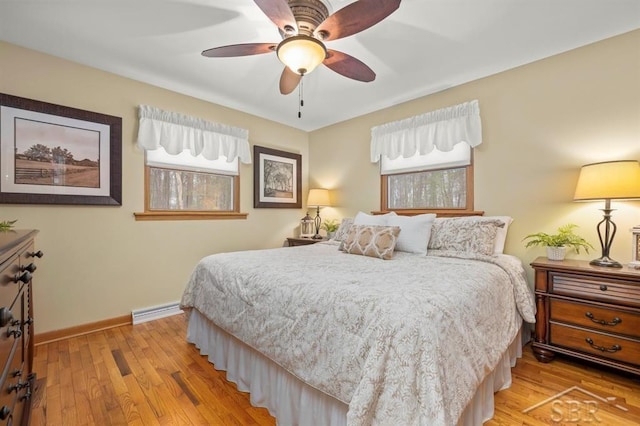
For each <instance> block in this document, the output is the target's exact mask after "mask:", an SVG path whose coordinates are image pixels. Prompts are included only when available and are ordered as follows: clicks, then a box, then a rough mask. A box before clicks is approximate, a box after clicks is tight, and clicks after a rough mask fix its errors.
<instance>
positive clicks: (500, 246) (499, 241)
mask: <svg viewBox="0 0 640 426" xmlns="http://www.w3.org/2000/svg"><path fill="white" fill-rule="evenodd" d="M483 217H486V218H487V219H498V220H499V221H501V222H502V223H504V226H503V227H502V228H498V233H497V234H496V241H495V244H494V246H493V254H502V253H503V252H504V243H505V241H506V240H507V231H508V230H509V225H511V222H513V218H512V217H510V216H483Z"/></svg>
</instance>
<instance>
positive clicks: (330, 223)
mask: <svg viewBox="0 0 640 426" xmlns="http://www.w3.org/2000/svg"><path fill="white" fill-rule="evenodd" d="M339 226H340V222H338V221H337V220H336V219H325V221H324V222H322V225H321V226H320V228H322V229H324V230H325V231H327V238H329V239H331V238H333V236H334V235H335V233H336V231H337V230H338V227H339Z"/></svg>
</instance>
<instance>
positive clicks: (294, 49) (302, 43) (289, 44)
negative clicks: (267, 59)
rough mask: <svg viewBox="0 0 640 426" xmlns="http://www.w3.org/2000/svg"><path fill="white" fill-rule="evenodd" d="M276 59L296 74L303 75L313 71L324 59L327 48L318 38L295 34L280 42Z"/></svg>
mask: <svg viewBox="0 0 640 426" xmlns="http://www.w3.org/2000/svg"><path fill="white" fill-rule="evenodd" d="M277 54H278V59H280V62H282V63H283V64H285V65H286V66H287V67H289V69H290V70H291V71H293V72H295V73H297V74H300V75H304V74H308V73H310V72H311V71H313V70H314V69H315V68H316V67H317V66H318V65H320V64H321V63H322V61H324V59H325V58H326V56H327V49H326V48H325V47H324V44H322V42H321V41H320V40H317V39H315V38H313V37H309V36H306V35H297V36H293V37H289V38H286V39H284V40H282V41H281V42H280V44H279V45H278V49H277Z"/></svg>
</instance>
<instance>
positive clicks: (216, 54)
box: [202, 43, 278, 58]
mask: <svg viewBox="0 0 640 426" xmlns="http://www.w3.org/2000/svg"><path fill="white" fill-rule="evenodd" d="M277 46H278V44H277V43H246V44H231V45H229V46H221V47H214V48H213V49H207V50H205V51H203V52H202V56H206V57H209V58H228V57H232V56H249V55H260V54H262V53H271V52H275V51H276V47H277Z"/></svg>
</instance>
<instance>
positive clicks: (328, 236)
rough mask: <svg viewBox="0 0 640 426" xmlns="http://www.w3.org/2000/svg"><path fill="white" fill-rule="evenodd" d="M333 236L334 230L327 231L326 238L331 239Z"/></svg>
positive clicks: (334, 234)
mask: <svg viewBox="0 0 640 426" xmlns="http://www.w3.org/2000/svg"><path fill="white" fill-rule="evenodd" d="M335 236H336V231H333V232H327V238H328V239H330V240H332V239H333V237H335Z"/></svg>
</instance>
